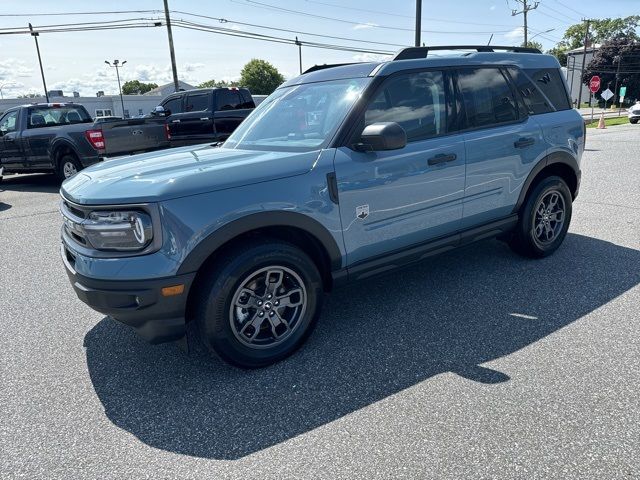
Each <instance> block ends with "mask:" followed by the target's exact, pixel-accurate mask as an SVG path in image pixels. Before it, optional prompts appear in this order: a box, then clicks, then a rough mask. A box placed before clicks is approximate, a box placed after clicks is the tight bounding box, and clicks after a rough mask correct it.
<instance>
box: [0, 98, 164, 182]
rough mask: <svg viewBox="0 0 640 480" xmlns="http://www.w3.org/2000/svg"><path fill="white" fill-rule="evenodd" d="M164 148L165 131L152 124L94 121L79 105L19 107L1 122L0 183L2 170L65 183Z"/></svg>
mask: <svg viewBox="0 0 640 480" xmlns="http://www.w3.org/2000/svg"><path fill="white" fill-rule="evenodd" d="M168 146H169V139H168V128H167V126H166V124H165V123H164V122H159V121H157V120H147V119H144V118H138V119H131V120H114V121H108V122H94V120H93V119H92V118H91V116H90V115H89V113H88V112H87V110H86V109H85V108H84V107H83V106H82V105H79V104H74V103H40V104H32V105H23V106H20V107H14V108H11V109H9V110H7V111H6V112H4V114H3V115H2V116H1V117H0V179H1V178H2V174H3V170H4V173H34V172H55V173H56V174H57V175H58V176H59V177H60V178H61V179H65V178H68V177H70V176H71V175H73V174H75V173H76V172H77V171H78V170H80V169H82V168H84V167H88V166H89V165H92V164H94V163H97V162H99V161H100V160H102V159H103V158H104V157H108V156H118V155H127V154H130V153H136V152H144V151H151V150H156V149H159V148H166V147H168Z"/></svg>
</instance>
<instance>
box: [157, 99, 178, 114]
mask: <svg viewBox="0 0 640 480" xmlns="http://www.w3.org/2000/svg"><path fill="white" fill-rule="evenodd" d="M162 107H163V108H164V110H165V114H166V115H175V114H176V113H182V97H176V98H172V99H170V100H167V101H166V102H165V103H164V104H163V105H162Z"/></svg>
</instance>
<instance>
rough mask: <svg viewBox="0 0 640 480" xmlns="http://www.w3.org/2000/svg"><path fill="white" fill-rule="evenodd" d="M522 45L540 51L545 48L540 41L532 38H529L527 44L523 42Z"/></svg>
mask: <svg viewBox="0 0 640 480" xmlns="http://www.w3.org/2000/svg"><path fill="white" fill-rule="evenodd" d="M522 46H523V47H529V48H537V49H538V50H540V51H542V48H543V47H542V44H541V43H540V42H535V41H531V40H529V41H528V42H527V44H526V45H525V44H524V42H522Z"/></svg>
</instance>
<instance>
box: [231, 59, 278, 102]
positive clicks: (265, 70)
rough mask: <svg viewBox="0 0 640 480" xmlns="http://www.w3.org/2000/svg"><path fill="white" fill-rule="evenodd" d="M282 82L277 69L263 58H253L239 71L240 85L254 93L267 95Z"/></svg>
mask: <svg viewBox="0 0 640 480" xmlns="http://www.w3.org/2000/svg"><path fill="white" fill-rule="evenodd" d="M282 82H284V77H283V76H282V74H281V73H280V72H278V69H277V68H276V67H274V66H273V65H271V64H270V63H269V62H267V61H265V60H259V59H257V58H254V59H253V60H251V61H249V63H247V64H246V65H245V66H244V67H243V68H242V71H241V72H240V85H241V86H243V87H246V88H248V89H249V90H250V91H251V93H253V94H256V95H269V94H270V93H271V92H273V91H274V90H275V89H276V88H278V87H279V86H280V84H282Z"/></svg>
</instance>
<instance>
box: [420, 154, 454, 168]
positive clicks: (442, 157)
mask: <svg viewBox="0 0 640 480" xmlns="http://www.w3.org/2000/svg"><path fill="white" fill-rule="evenodd" d="M456 158H458V156H457V155H456V154H455V153H448V154H447V153H439V154H438V155H436V156H435V157H431V158H430V159H429V160H428V161H427V163H428V164H429V165H438V164H439V163H445V162H453V161H454V160H455V159H456Z"/></svg>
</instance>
